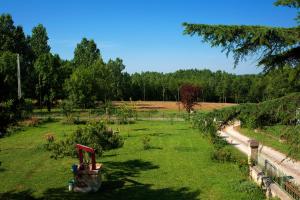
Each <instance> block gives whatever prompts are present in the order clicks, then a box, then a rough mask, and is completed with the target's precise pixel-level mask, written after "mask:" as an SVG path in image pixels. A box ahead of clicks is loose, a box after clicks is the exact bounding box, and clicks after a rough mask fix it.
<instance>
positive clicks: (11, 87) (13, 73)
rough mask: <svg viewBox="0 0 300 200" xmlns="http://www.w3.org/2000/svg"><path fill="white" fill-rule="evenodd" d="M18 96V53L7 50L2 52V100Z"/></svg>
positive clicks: (0, 59)
mask: <svg viewBox="0 0 300 200" xmlns="http://www.w3.org/2000/svg"><path fill="white" fill-rule="evenodd" d="M16 98H17V67H16V54H13V53H11V52H9V51H5V52H3V53H2V54H0V102H1V101H4V100H7V99H16Z"/></svg>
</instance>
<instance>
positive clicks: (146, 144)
mask: <svg viewBox="0 0 300 200" xmlns="http://www.w3.org/2000/svg"><path fill="white" fill-rule="evenodd" d="M150 140H151V138H150V137H149V136H147V135H146V136H144V137H143V138H142V143H143V149H144V150H148V149H150V148H151V145H150Z"/></svg>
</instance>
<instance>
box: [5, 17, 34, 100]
mask: <svg viewBox="0 0 300 200" xmlns="http://www.w3.org/2000/svg"><path fill="white" fill-rule="evenodd" d="M5 52H6V53H5ZM8 52H9V53H11V54H14V55H15V56H16V54H17V53H18V54H19V55H20V64H21V78H22V91H23V93H24V94H25V96H27V97H34V90H32V87H31V86H32V83H33V82H34V73H33V71H34V70H33V55H32V51H31V48H30V46H29V39H28V38H27V37H25V34H24V32H23V28H22V27H21V26H15V25H14V21H13V20H12V17H11V15H9V14H2V15H0V54H6V57H7V53H8ZM6 61H7V59H6ZM2 63H3V62H2ZM11 63H14V64H15V65H14V68H15V67H16V59H15V60H14V61H12V62H11ZM12 66H13V65H11V66H10V67H12ZM7 67H8V66H7ZM7 67H6V68H7ZM11 70H13V69H11ZM10 89H11V90H14V89H15V86H14V87H13V88H10Z"/></svg>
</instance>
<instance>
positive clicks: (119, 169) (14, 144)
mask: <svg viewBox="0 0 300 200" xmlns="http://www.w3.org/2000/svg"><path fill="white" fill-rule="evenodd" d="M113 127H114V128H119V130H120V133H121V134H122V135H123V136H124V138H125V143H124V147H123V148H120V149H117V150H112V151H109V152H106V153H105V154H104V156H103V157H102V158H98V160H97V161H98V162H101V163H103V164H104V170H103V173H104V182H103V186H102V188H101V190H100V191H98V192H97V193H91V194H78V193H70V192H68V191H67V185H68V181H69V180H70V179H72V174H71V170H70V168H71V165H72V164H73V163H77V159H72V158H63V159H58V160H54V159H50V158H49V154H50V153H49V152H46V151H44V150H43V149H42V148H41V147H42V145H43V144H44V143H45V138H44V135H45V134H46V133H49V132H50V133H53V134H55V137H56V139H61V138H63V137H64V135H67V134H69V133H70V132H72V131H73V130H75V129H76V126H75V125H62V124H61V123H60V122H53V123H47V124H42V125H40V126H39V127H31V128H26V129H25V130H24V131H20V132H18V133H15V134H13V135H11V136H9V137H6V138H2V139H0V148H1V151H0V161H2V166H1V167H0V193H4V194H2V196H1V195H0V199H1V197H2V199H29V198H32V199H35V198H45V199H62V198H66V199H110V200H112V199H131V200H132V199H162V200H167V199H168V200H169V199H170V200H172V199H189V200H190V199H214V200H216V199H222V200H223V199H231V200H232V199H252V198H251V195H249V194H246V193H243V192H240V191H237V190H236V188H237V186H239V181H240V180H241V179H244V178H245V177H244V175H243V174H242V173H241V172H240V170H239V169H238V166H237V165H235V164H232V163H216V162H213V161H211V159H210V155H211V152H212V146H211V145H210V144H209V143H208V141H207V139H205V138H202V137H201V135H200V134H199V132H198V131H197V130H195V129H192V128H190V127H189V125H188V124H187V123H185V122H175V123H174V124H171V123H170V122H158V121H155V122H154V121H138V122H137V123H136V124H132V125H113ZM145 135H148V136H149V137H150V138H151V141H150V144H151V149H150V150H143V145H142V138H143V137H144V136H145Z"/></svg>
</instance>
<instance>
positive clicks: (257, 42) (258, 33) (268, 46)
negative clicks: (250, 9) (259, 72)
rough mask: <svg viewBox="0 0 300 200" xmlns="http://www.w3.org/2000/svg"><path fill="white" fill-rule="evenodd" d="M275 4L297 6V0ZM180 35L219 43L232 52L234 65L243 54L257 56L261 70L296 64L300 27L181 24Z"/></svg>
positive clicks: (299, 48)
mask: <svg viewBox="0 0 300 200" xmlns="http://www.w3.org/2000/svg"><path fill="white" fill-rule="evenodd" d="M275 5H283V6H290V7H294V8H297V9H298V8H299V0H279V1H277V2H276V3H275ZM183 26H184V27H185V30H184V34H188V35H191V36H193V35H195V34H196V35H198V36H201V37H202V38H203V41H204V42H208V43H210V44H211V46H212V47H215V46H221V47H222V48H223V51H225V52H226V54H227V56H228V54H229V53H233V57H234V64H235V66H236V65H237V64H238V63H239V62H240V61H243V60H245V59H246V57H247V56H253V55H260V57H259V63H258V65H263V66H264V71H269V70H272V69H274V68H278V67H282V66H283V65H285V64H289V65H291V66H294V67H296V66H299V61H300V46H299V43H300V27H299V26H297V27H292V28H283V27H268V26H245V25H241V26H238V25H207V24H189V23H184V24H183Z"/></svg>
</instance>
